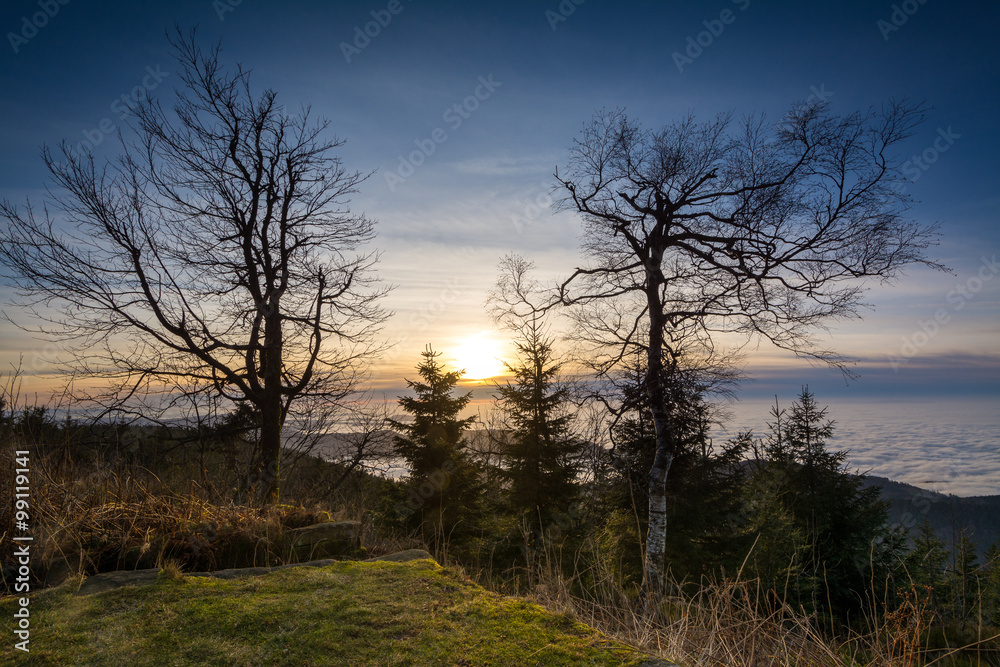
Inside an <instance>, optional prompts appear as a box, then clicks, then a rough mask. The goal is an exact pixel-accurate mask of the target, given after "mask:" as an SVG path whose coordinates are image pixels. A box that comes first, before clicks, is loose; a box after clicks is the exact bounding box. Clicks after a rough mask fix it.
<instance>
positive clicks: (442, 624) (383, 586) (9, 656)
mask: <svg viewBox="0 0 1000 667" xmlns="http://www.w3.org/2000/svg"><path fill="white" fill-rule="evenodd" d="M15 604H16V601H15V600H14V599H12V598H5V599H3V600H0V615H2V616H3V617H6V618H11V617H12V614H13V611H14V608H15ZM30 608H31V628H32V638H31V644H30V646H31V654H30V657H29V656H28V655H26V654H23V653H22V652H20V651H15V650H14V649H13V647H12V645H11V643H9V642H8V643H6V645H5V646H3V647H2V648H0V651H2V653H0V662H3V663H4V664H28V662H29V659H30V662H31V664H78V665H121V664H130V665H155V664H163V663H164V662H166V661H169V663H170V664H174V665H187V664H191V665H195V664H197V665H231V664H274V665H301V664H316V665H327V664H328V665H344V664H350V665H428V664H444V665H482V666H485V665H503V666H506V665H580V664H587V665H638V664H640V663H641V662H642V661H643V659H644V657H643V656H642V655H640V654H639V653H638V652H636V651H634V650H632V649H630V648H628V647H625V646H623V645H621V644H617V643H615V642H612V641H610V640H608V639H606V638H604V637H603V636H602V635H600V634H599V633H597V632H595V631H594V630H592V629H590V628H588V627H586V626H584V625H581V624H579V623H576V622H574V621H573V620H571V619H569V618H567V617H566V616H563V615H559V614H553V613H551V612H548V611H545V610H544V609H542V608H541V607H539V606H537V605H533V604H529V603H527V602H525V601H524V600H521V599H518V598H505V597H501V596H498V595H495V594H492V593H489V592H487V591H485V590H483V589H482V588H480V587H478V586H476V585H475V584H473V583H471V582H470V581H469V580H468V579H467V578H465V577H463V576H462V575H460V574H459V573H457V572H455V571H452V570H450V569H447V568H441V567H440V566H438V565H437V564H435V563H434V562H432V561H426V560H425V561H414V562H410V563H389V562H375V563H357V562H349V561H345V562H340V563H336V564H334V565H331V566H329V567H324V568H311V567H303V568H291V569H286V570H279V571H276V572H272V573H270V574H267V575H264V576H260V577H249V578H245V579H236V580H222V579H215V578H206V577H187V578H185V579H184V580H171V579H161V580H160V581H158V582H157V583H156V584H155V585H152V586H148V587H140V588H123V589H118V590H114V591H107V592H105V593H100V594H97V595H93V596H76V595H73V594H72V592H71V591H70V589H69V587H62V588H59V589H53V590H47V591H41V592H39V593H36V594H33V595H32V601H31V607H30Z"/></svg>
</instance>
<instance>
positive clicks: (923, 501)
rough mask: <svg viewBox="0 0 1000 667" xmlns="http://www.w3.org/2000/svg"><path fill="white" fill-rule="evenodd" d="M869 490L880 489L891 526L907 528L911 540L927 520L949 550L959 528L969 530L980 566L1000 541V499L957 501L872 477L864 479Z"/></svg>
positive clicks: (954, 497) (941, 494) (945, 495)
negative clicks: (871, 488) (887, 504)
mask: <svg viewBox="0 0 1000 667" xmlns="http://www.w3.org/2000/svg"><path fill="white" fill-rule="evenodd" d="M869 486H878V487H881V488H882V497H883V498H884V499H886V500H888V501H889V503H890V507H889V520H890V522H891V523H892V524H893V525H902V526H904V527H906V528H908V529H909V530H910V534H911V536H912V535H914V534H916V531H917V528H918V527H919V526H920V524H921V523H923V522H924V519H925V518H926V519H927V520H928V521H930V524H931V528H933V529H934V534H935V535H937V536H938V538H940V539H942V540H944V543H945V544H947V545H948V546H949V547H950V546H951V545H952V544H953V543H954V541H955V539H956V538H957V536H958V535H959V533H960V532H961V530H962V528H968V529H969V532H970V533H971V537H972V540H973V542H975V543H976V548H977V551H978V553H979V558H980V562H982V558H983V556H984V554H985V553H986V549H987V548H989V546H990V545H991V544H993V543H995V542H997V540H1000V496H972V497H968V498H960V497H958V496H952V495H947V494H944V493H938V492H937V491H928V490H927V489H921V488H920V487H916V486H913V485H911V484H904V483H902V482H894V481H892V480H891V479H886V478H884V477H874V476H870V477H866V478H865V487H869Z"/></svg>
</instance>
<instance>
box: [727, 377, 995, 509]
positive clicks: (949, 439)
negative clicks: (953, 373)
mask: <svg viewBox="0 0 1000 667" xmlns="http://www.w3.org/2000/svg"><path fill="white" fill-rule="evenodd" d="M817 400H818V401H819V403H820V405H821V406H822V405H827V406H828V411H827V416H828V417H829V418H830V419H833V420H834V421H835V422H836V424H835V426H834V436H833V438H832V439H831V440H830V442H829V449H831V450H836V451H839V450H845V449H846V450H849V455H848V465H849V466H850V467H851V468H852V469H854V468H856V469H858V470H859V471H860V472H863V473H866V474H870V475H877V476H879V477H887V478H889V479H892V480H896V481H898V482H905V483H907V484H913V485H914V486H919V487H921V488H924V489H930V490H933V491H939V492H941V493H950V494H954V495H956V496H982V495H997V494H1000V410H998V409H997V402H996V400H995V399H968V398H952V399H940V400H929V399H913V400H905V401H901V400H884V399H882V400H880V399H866V400H864V401H860V400H846V399H839V400H833V401H823V400H822V398H821V397H817ZM780 404H781V407H784V408H789V407H790V406H791V401H790V400H784V399H782V400H781V401H780ZM773 405H774V399H771V400H770V401H768V400H762V399H749V400H743V401H740V402H737V403H734V404H733V405H732V406H730V411H731V412H732V419H730V420H729V422H728V423H727V424H726V425H725V427H724V428H717V429H715V431H714V433H713V435H714V437H715V438H717V439H725V438H728V437H731V436H733V435H735V434H736V433H737V432H738V431H746V430H749V429H752V430H753V431H754V433H755V434H758V435H759V434H763V433H766V432H767V428H766V422H768V421H770V415H769V411H770V408H771V407H772V406H773Z"/></svg>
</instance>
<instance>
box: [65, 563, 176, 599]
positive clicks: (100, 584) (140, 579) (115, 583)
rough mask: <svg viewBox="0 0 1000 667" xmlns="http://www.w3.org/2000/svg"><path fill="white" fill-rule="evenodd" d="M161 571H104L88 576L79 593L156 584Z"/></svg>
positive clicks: (86, 593)
mask: <svg viewBox="0 0 1000 667" xmlns="http://www.w3.org/2000/svg"><path fill="white" fill-rule="evenodd" d="M159 573H160V571H159V570H158V569H156V568H153V569H151V570H122V571H120V572H104V573H102V574H95V575H94V576H92V577H87V578H86V579H84V580H83V583H82V584H80V589H79V590H78V591H77V592H76V594H77V595H93V594H95V593H103V592H104V591H110V590H112V589H115V588H121V587H122V586H144V585H147V584H155V583H156V576H157V575H158V574H159Z"/></svg>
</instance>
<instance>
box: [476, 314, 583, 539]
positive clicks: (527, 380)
mask: <svg viewBox="0 0 1000 667" xmlns="http://www.w3.org/2000/svg"><path fill="white" fill-rule="evenodd" d="M515 346H516V348H517V351H518V355H517V360H516V362H515V363H514V364H508V363H505V364H504V365H505V366H506V367H507V370H508V371H509V372H510V373H512V374H513V376H514V377H513V381H508V382H506V383H505V384H499V383H497V384H495V387H496V391H497V394H496V398H497V399H498V400H499V406H498V407H499V408H500V410H501V411H502V412H503V414H504V416H505V418H506V422H507V424H508V425H509V427H510V428H511V431H512V432H511V433H510V436H509V440H508V446H507V449H506V452H505V462H506V466H505V468H504V469H503V471H502V472H501V475H502V477H504V478H505V479H506V480H507V481H508V482H509V488H508V493H507V497H508V504H509V506H510V508H511V509H512V510H513V511H514V512H515V513H516V514H519V515H521V516H522V518H526V519H527V521H528V522H529V525H535V526H537V524H538V522H539V521H541V522H542V523H543V524H545V523H547V521H546V520H547V519H548V518H549V517H550V516H551V515H553V514H558V513H560V512H565V511H566V509H567V507H568V506H569V503H570V502H571V499H572V497H573V495H574V493H575V491H576V485H575V484H574V480H575V478H576V475H577V472H578V471H579V461H578V457H579V454H580V451H581V449H582V447H583V443H582V442H581V441H580V440H578V439H577V438H575V437H574V436H573V434H572V433H571V432H570V423H571V420H572V414H571V413H569V412H568V411H567V410H566V408H565V406H566V402H567V400H568V395H567V394H568V388H567V387H565V386H559V385H558V382H557V377H558V374H559V370H560V368H561V367H562V364H561V363H560V362H558V361H557V360H556V359H555V355H554V353H553V350H552V340H551V339H549V338H547V337H546V336H545V333H544V331H543V329H542V325H541V323H540V322H539V321H538V319H537V318H535V319H532V320H530V321H529V322H528V323H527V324H526V325H525V326H524V328H523V330H522V332H521V340H518V341H516V342H515ZM542 527H544V526H542Z"/></svg>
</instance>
